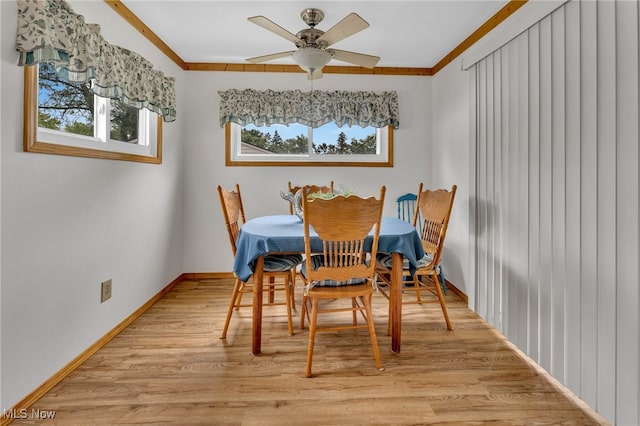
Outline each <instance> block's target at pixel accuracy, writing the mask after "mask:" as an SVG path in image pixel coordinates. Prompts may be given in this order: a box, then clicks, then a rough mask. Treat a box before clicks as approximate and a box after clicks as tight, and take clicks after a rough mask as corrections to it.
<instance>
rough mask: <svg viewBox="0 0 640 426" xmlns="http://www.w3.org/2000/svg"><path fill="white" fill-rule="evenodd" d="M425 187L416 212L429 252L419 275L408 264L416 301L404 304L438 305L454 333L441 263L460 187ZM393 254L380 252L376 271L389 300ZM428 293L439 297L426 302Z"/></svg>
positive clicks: (405, 270) (420, 262)
mask: <svg viewBox="0 0 640 426" xmlns="http://www.w3.org/2000/svg"><path fill="white" fill-rule="evenodd" d="M422 188H423V185H422V183H421V184H420V187H419V190H418V201H417V209H416V211H415V213H414V222H413V224H414V226H415V225H416V222H417V220H418V216H421V218H422V227H421V229H422V231H421V234H420V239H421V240H422V247H423V248H424V252H425V253H426V254H425V256H424V257H423V258H422V259H419V260H418V268H417V270H416V272H415V274H413V275H412V274H411V272H410V271H409V264H408V262H407V261H405V265H404V268H403V275H404V277H405V281H404V285H405V286H408V285H413V289H412V290H411V289H410V287H406V290H407V291H415V294H416V300H414V301H403V303H420V304H422V303H428V302H438V303H440V307H441V308H442V313H443V314H444V319H445V322H446V324H447V329H448V330H452V329H453V326H452V324H451V320H450V319H449V313H448V311H447V305H446V303H445V300H444V293H443V291H442V285H441V283H440V267H439V266H438V265H439V264H440V260H441V257H442V250H443V248H444V241H445V237H446V235H447V227H448V226H449V218H450V217H451V210H452V208H453V200H454V198H455V195H456V190H457V186H456V185H453V187H452V188H451V191H447V190H446V189H438V190H436V191H431V190H428V189H427V190H426V191H423V190H422ZM391 256H392V255H391V254H387V253H378V254H377V259H376V270H377V272H378V279H379V281H380V286H379V288H380V292H381V293H382V294H383V295H384V296H385V297H387V299H388V298H389V294H388V293H387V291H386V290H385V287H386V286H390V285H391V262H392V260H391ZM424 290H427V291H429V292H431V293H432V294H434V295H435V296H436V300H434V299H423V297H422V296H421V293H422V292H423V291H424Z"/></svg>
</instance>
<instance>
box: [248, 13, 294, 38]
mask: <svg viewBox="0 0 640 426" xmlns="http://www.w3.org/2000/svg"><path fill="white" fill-rule="evenodd" d="M247 19H248V20H249V21H251V22H253V23H254V24H256V25H259V26H261V27H262V28H264V29H265V30H269V31H271V32H272V33H274V34H277V35H279V36H280V37H284V38H286V39H287V40H289V41H292V42H294V43H296V44H297V43H303V41H302V40H300V39H299V38H298V37H296V36H295V34H293V33H291V32H289V31H287V30H285V29H284V28H282V27H281V26H280V25H278V24H276V23H275V22H273V21H272V20H270V19H268V18H265V17H264V16H252V17H250V18H247Z"/></svg>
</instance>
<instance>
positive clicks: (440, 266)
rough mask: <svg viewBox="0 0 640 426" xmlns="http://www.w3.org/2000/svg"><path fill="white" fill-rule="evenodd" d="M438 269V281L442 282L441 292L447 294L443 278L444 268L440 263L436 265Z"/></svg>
mask: <svg viewBox="0 0 640 426" xmlns="http://www.w3.org/2000/svg"><path fill="white" fill-rule="evenodd" d="M438 268H439V269H440V282H441V283H442V293H443V294H447V281H446V280H445V279H444V268H443V267H442V265H438Z"/></svg>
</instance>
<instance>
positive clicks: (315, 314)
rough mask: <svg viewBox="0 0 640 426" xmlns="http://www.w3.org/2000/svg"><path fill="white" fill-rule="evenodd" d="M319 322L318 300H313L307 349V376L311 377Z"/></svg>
mask: <svg viewBox="0 0 640 426" xmlns="http://www.w3.org/2000/svg"><path fill="white" fill-rule="evenodd" d="M317 321H318V298H312V299H311V321H310V322H309V346H308V349H307V371H306V376H307V377H311V363H312V361H313V347H314V345H315V341H316V324H317Z"/></svg>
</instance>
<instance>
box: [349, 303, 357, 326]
mask: <svg viewBox="0 0 640 426" xmlns="http://www.w3.org/2000/svg"><path fill="white" fill-rule="evenodd" d="M351 309H352V311H351V313H352V314H353V325H358V304H357V302H356V298H355V297H352V298H351Z"/></svg>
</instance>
